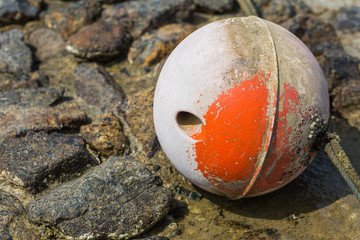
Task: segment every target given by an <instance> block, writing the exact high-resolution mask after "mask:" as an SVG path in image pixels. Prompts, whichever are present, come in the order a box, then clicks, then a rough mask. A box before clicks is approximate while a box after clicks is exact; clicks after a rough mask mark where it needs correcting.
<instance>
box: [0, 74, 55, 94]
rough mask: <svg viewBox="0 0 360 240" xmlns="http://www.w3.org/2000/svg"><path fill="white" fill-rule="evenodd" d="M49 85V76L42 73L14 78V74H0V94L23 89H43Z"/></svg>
mask: <svg viewBox="0 0 360 240" xmlns="http://www.w3.org/2000/svg"><path fill="white" fill-rule="evenodd" d="M47 84H48V79H47V76H46V75H44V74H43V73H42V72H41V71H36V72H32V73H30V74H23V75H20V76H17V77H14V76H13V75H12V74H0V92H6V91H11V90H16V89H23V88H36V87H43V86H46V85H47Z"/></svg>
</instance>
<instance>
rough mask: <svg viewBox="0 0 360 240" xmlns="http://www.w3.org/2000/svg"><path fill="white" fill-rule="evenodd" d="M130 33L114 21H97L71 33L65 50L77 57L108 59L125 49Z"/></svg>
mask: <svg viewBox="0 0 360 240" xmlns="http://www.w3.org/2000/svg"><path fill="white" fill-rule="evenodd" d="M129 42H130V35H129V34H128V33H127V32H126V30H125V28H124V27H123V26H122V25H119V24H118V23H117V22H116V21H113V22H106V21H103V20H100V21H97V22H95V23H93V24H91V25H88V26H85V27H83V28H82V29H80V30H79V31H78V32H77V33H75V34H74V35H72V36H71V37H70V38H69V40H68V42H67V46H66V50H68V51H69V52H70V53H72V54H74V55H75V56H77V57H81V58H87V59H92V60H109V59H111V58H113V57H116V56H118V55H120V54H121V53H122V52H123V51H126V50H127V47H128V45H129Z"/></svg>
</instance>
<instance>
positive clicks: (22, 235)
mask: <svg viewBox="0 0 360 240" xmlns="http://www.w3.org/2000/svg"><path fill="white" fill-rule="evenodd" d="M0 239H3V240H12V239H28V240H37V239H40V235H39V233H38V231H37V230H36V229H35V227H34V226H32V225H30V224H29V222H28V220H27V218H26V211H25V208H24V206H23V205H22V203H21V202H20V201H19V199H18V198H16V197H14V196H12V195H11V194H9V193H7V192H4V191H2V190H0Z"/></svg>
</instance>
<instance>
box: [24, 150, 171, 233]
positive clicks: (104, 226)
mask: <svg viewBox="0 0 360 240" xmlns="http://www.w3.org/2000/svg"><path fill="white" fill-rule="evenodd" d="M160 185H161V179H160V178H159V177H156V176H154V175H152V174H151V173H150V172H149V171H148V170H147V169H145V167H144V166H143V165H141V164H140V162H138V160H137V159H135V158H132V157H125V158H120V157H117V156H112V157H110V158H109V159H108V160H107V161H105V162H104V163H102V164H100V165H99V166H96V167H94V168H93V169H92V170H91V171H89V172H87V173H86V174H85V175H83V176H82V177H80V178H78V179H75V180H73V181H71V182H68V183H66V184H63V185H62V186H59V187H58V188H55V189H52V190H51V191H50V192H49V193H48V194H46V195H43V196H40V197H38V198H36V199H35V200H33V201H31V202H30V203H29V205H28V207H27V212H28V217H29V219H30V221H32V222H34V223H36V224H47V225H50V226H52V227H56V228H57V229H58V230H59V231H60V232H61V233H62V234H63V235H64V236H65V237H68V238H77V239H78V238H80V237H83V238H87V239H95V238H106V237H109V238H110V237H111V238H116V239H124V238H126V239H127V238H130V237H135V236H137V235H139V234H141V233H142V232H143V231H145V230H147V229H148V228H150V227H151V226H153V225H154V224H155V223H156V222H157V221H159V220H160V219H161V218H162V217H163V216H165V215H166V214H167V212H168V210H169V205H170V200H171V195H170V191H169V190H167V189H165V188H163V187H161V186H160Z"/></svg>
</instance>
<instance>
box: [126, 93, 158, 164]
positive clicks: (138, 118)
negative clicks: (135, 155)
mask: <svg viewBox="0 0 360 240" xmlns="http://www.w3.org/2000/svg"><path fill="white" fill-rule="evenodd" d="M154 91H155V89H154V88H149V89H146V90H142V91H139V92H138V93H136V94H134V95H133V96H131V97H130V98H128V99H127V100H126V101H125V102H124V104H122V105H121V107H120V111H121V112H122V114H123V115H124V118H125V120H126V122H127V123H128V124H129V126H130V128H131V130H132V132H133V134H134V135H135V137H136V138H137V139H138V141H139V142H140V143H141V144H142V145H143V150H144V152H145V153H146V155H147V156H148V157H149V158H151V157H153V156H154V154H155V153H156V151H157V150H158V149H159V146H160V145H159V142H158V140H157V137H156V132H155V127H154V123H153V100H154Z"/></svg>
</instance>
